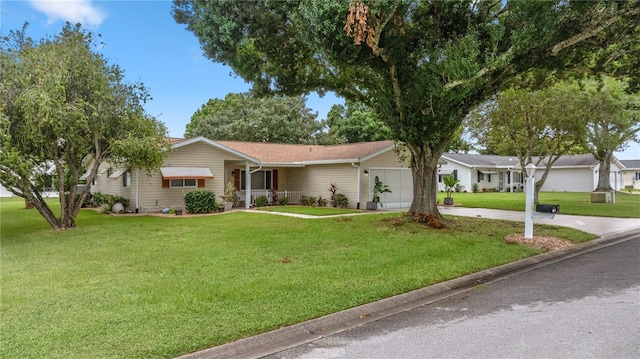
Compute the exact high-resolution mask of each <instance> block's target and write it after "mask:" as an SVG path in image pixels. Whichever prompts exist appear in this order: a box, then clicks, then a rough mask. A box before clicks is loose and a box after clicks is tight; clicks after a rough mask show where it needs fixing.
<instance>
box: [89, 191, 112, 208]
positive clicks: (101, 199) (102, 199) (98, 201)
mask: <svg viewBox="0 0 640 359" xmlns="http://www.w3.org/2000/svg"><path fill="white" fill-rule="evenodd" d="M107 197H108V195H104V194H102V193H100V192H96V193H94V194H93V198H92V202H93V204H94V205H96V206H102V205H103V204H106V203H108V202H109V201H108V199H107Z"/></svg>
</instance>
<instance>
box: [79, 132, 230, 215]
mask: <svg viewBox="0 0 640 359" xmlns="http://www.w3.org/2000/svg"><path fill="white" fill-rule="evenodd" d="M225 160H231V161H232V160H236V161H237V160H241V158H240V157H238V156H235V155H231V154H229V153H227V152H224V151H222V150H219V149H217V148H215V147H212V146H210V145H208V144H205V143H201V142H196V143H193V144H190V145H187V146H184V147H179V148H177V149H175V150H174V151H172V152H169V153H168V154H167V157H166V158H165V160H164V164H163V167H171V166H174V167H175V166H179V167H208V168H209V169H210V170H211V173H212V174H213V177H214V178H213V179H206V180H205V187H204V188H206V189H209V190H211V191H213V192H214V193H215V194H216V200H219V201H221V198H220V196H222V195H223V194H224V185H225ZM131 172H132V176H131V177H132V178H131V187H127V188H123V187H122V178H119V179H118V180H111V179H107V177H108V176H107V173H106V172H105V173H104V174H103V175H101V176H100V177H99V178H98V184H97V186H95V187H94V188H93V190H92V191H93V192H102V193H105V194H120V195H123V196H125V197H127V198H129V199H130V200H131V205H130V207H132V208H135V201H136V192H135V188H136V180H137V179H136V172H137V171H136V170H132V171H131ZM230 172H231V171H230V170H229V173H228V178H229V179H231V178H232V177H231V173H230ZM139 174H140V181H139V194H138V195H139V198H140V203H139V204H138V207H139V208H140V210H141V211H142V212H155V211H159V210H161V209H162V208H165V207H169V208H175V207H183V208H184V195H185V194H186V193H187V192H189V191H191V190H193V188H162V175H161V174H160V171H156V172H154V173H152V175H151V176H149V175H148V174H147V172H146V171H145V170H139Z"/></svg>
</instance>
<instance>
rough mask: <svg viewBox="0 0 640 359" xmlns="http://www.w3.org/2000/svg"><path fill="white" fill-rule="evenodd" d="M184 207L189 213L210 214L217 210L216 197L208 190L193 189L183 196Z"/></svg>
mask: <svg viewBox="0 0 640 359" xmlns="http://www.w3.org/2000/svg"><path fill="white" fill-rule="evenodd" d="M184 205H185V207H186V209H187V212H189V213H211V212H215V211H216V210H217V209H218V205H217V204H216V195H215V194H214V193H213V192H212V191H211V190H208V189H194V190H193V191H190V192H188V193H187V194H185V195H184Z"/></svg>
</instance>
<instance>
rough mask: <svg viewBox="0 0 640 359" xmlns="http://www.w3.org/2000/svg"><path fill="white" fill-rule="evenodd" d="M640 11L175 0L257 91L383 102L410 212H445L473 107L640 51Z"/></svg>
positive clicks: (579, 4) (216, 52)
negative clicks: (451, 159)
mask: <svg viewBox="0 0 640 359" xmlns="http://www.w3.org/2000/svg"><path fill="white" fill-rule="evenodd" d="M639 13H640V7H639V5H638V1H625V2H617V1H599V2H583V1H564V0H556V1H500V0H495V1H472V0H469V1H401V0H397V1H351V2H349V3H347V2H339V1H323V0H310V1H303V2H284V1H270V0H265V1H233V0H230V1H223V0H221V1H204V0H193V1H190V0H174V6H173V16H174V18H175V19H176V21H177V22H178V23H181V24H185V25H186V26H187V28H188V30H189V31H192V32H193V33H194V34H195V35H196V36H197V37H198V39H199V40H200V43H201V45H202V48H203V50H204V52H205V54H206V56H207V57H208V58H210V59H211V60H213V61H215V62H221V63H225V64H228V65H229V66H231V68H232V69H233V70H234V71H235V72H236V73H237V74H238V75H240V76H241V77H242V78H244V79H245V80H247V81H250V82H252V83H253V85H254V89H255V91H257V92H261V93H268V92H279V93H285V94H292V95H294V94H301V93H307V92H309V91H319V92H321V93H322V92H323V91H334V92H335V93H337V94H338V95H340V96H343V97H344V98H346V99H349V100H354V101H360V102H362V103H364V104H365V105H367V106H368V107H370V108H371V109H373V110H374V111H375V112H376V113H377V114H379V115H380V117H381V118H382V119H383V120H384V121H385V122H386V123H387V125H388V126H389V128H390V129H391V131H392V137H393V138H394V139H395V140H398V141H401V142H403V143H404V144H405V145H406V147H407V149H408V150H409V152H410V153H411V168H412V173H413V202H412V205H411V208H410V210H409V212H410V213H429V214H434V215H436V216H439V213H438V209H437V183H436V181H437V177H436V173H437V163H438V159H439V157H440V155H441V154H442V152H443V151H444V150H445V148H446V147H447V145H448V144H449V142H450V141H451V139H452V138H453V137H454V135H455V132H456V130H457V129H458V127H459V126H460V124H461V122H462V120H463V118H464V117H465V116H466V114H467V113H468V112H469V110H470V109H471V108H473V107H474V106H476V105H477V104H479V103H482V102H484V101H485V100H487V99H488V98H491V97H492V96H493V95H495V94H496V93H497V92H498V91H500V90H502V89H505V88H507V87H509V86H510V85H511V83H512V80H513V79H514V78H515V77H517V76H519V75H521V74H525V73H530V74H532V76H534V77H546V75H548V74H549V73H551V72H559V73H561V72H562V71H565V70H569V69H572V70H577V69H580V68H585V69H589V70H591V69H593V68H595V66H592V65H593V63H594V62H596V63H597V64H602V66H600V67H601V68H607V66H605V64H608V65H610V64H611V61H614V62H615V61H617V60H620V61H625V60H624V56H622V55H619V54H626V55H629V53H630V51H632V50H633V49H637V48H638V45H637V44H638V41H640V40H638V36H637V32H636V31H635V29H637V26H638V23H640V21H639ZM630 29H631V30H630ZM626 55H625V56H626ZM621 56H622V57H621ZM607 61H609V62H607ZM609 67H611V66H609ZM616 69H617V70H620V71H621V72H628V71H637V70H634V69H633V68H632V67H629V66H618V67H616Z"/></svg>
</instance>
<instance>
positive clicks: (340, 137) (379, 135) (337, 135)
mask: <svg viewBox="0 0 640 359" xmlns="http://www.w3.org/2000/svg"><path fill="white" fill-rule="evenodd" d="M327 126H328V127H329V136H328V137H329V138H331V139H332V140H333V142H335V143H355V142H370V141H384V140H391V139H392V136H391V129H389V127H388V126H387V124H386V123H385V122H384V121H382V119H380V116H378V114H376V113H375V112H374V111H373V110H372V109H370V108H368V107H367V106H365V105H364V104H362V103H359V102H353V101H347V103H346V106H343V105H333V106H332V107H331V110H330V111H329V113H328V114H327Z"/></svg>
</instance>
